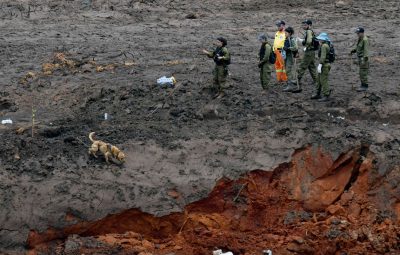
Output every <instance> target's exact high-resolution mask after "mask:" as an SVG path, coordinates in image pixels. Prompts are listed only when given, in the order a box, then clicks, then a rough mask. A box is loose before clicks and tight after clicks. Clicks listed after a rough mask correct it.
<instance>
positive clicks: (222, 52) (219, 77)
mask: <svg viewBox="0 0 400 255" xmlns="http://www.w3.org/2000/svg"><path fill="white" fill-rule="evenodd" d="M214 44H215V45H216V46H217V48H216V49H215V50H214V51H212V52H210V51H207V50H205V49H204V50H203V53H204V54H206V55H207V56H208V57H209V58H212V59H214V62H215V68H214V70H213V76H214V86H215V89H216V90H217V93H216V95H215V97H217V98H221V97H223V96H224V95H225V94H224V91H223V89H224V84H225V81H226V77H227V76H228V65H229V64H230V58H231V57H230V54H229V51H228V49H227V48H226V45H227V44H228V43H227V41H226V39H225V38H223V37H218V38H217V40H216V41H215V43H214Z"/></svg>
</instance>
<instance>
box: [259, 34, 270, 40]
mask: <svg viewBox="0 0 400 255" xmlns="http://www.w3.org/2000/svg"><path fill="white" fill-rule="evenodd" d="M257 38H258V40H259V41H266V40H268V37H267V36H266V35H265V34H259V35H258V37H257Z"/></svg>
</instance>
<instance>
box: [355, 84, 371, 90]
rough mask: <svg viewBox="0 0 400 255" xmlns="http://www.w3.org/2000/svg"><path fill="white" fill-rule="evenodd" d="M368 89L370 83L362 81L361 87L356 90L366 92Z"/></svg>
mask: <svg viewBox="0 0 400 255" xmlns="http://www.w3.org/2000/svg"><path fill="white" fill-rule="evenodd" d="M367 90H368V84H366V83H361V87H359V88H358V89H357V90H356V91H357V92H364V91H367Z"/></svg>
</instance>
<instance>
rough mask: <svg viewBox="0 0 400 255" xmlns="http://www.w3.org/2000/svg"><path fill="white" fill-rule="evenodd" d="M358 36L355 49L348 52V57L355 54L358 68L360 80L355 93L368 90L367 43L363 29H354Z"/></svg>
mask: <svg viewBox="0 0 400 255" xmlns="http://www.w3.org/2000/svg"><path fill="white" fill-rule="evenodd" d="M356 33H357V35H358V42H357V45H356V48H355V49H353V50H352V51H351V52H350V55H352V54H354V53H357V58H358V65H359V67H360V71H359V75H360V80H361V86H360V87H359V88H358V89H357V91H359V92H361V91H366V90H368V72H369V61H368V57H369V43H368V38H367V36H365V35H364V28H362V27H359V28H357V29H356Z"/></svg>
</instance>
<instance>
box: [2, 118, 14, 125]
mask: <svg viewBox="0 0 400 255" xmlns="http://www.w3.org/2000/svg"><path fill="white" fill-rule="evenodd" d="M1 124H3V125H5V124H13V122H12V120H11V119H5V120H2V121H1Z"/></svg>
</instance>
